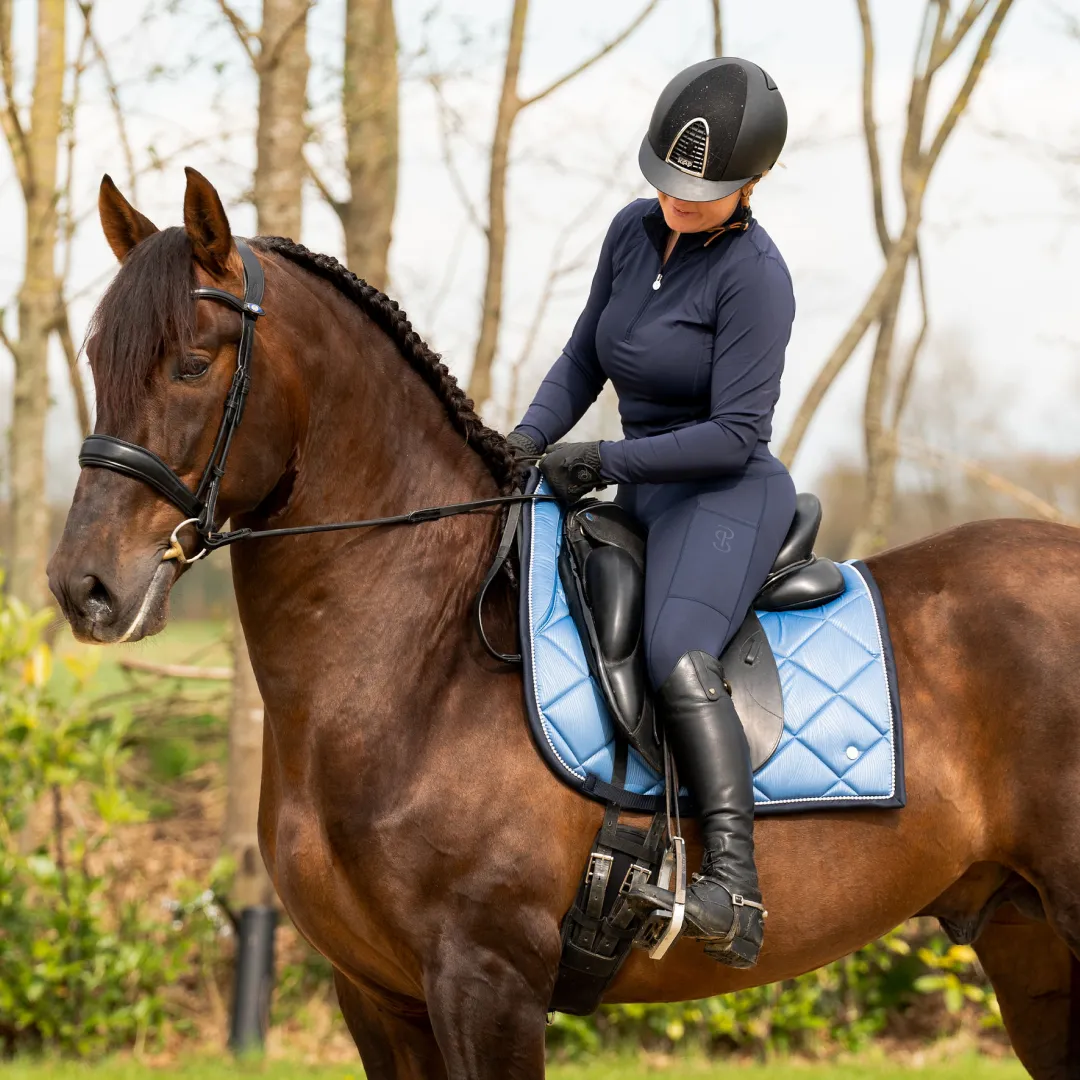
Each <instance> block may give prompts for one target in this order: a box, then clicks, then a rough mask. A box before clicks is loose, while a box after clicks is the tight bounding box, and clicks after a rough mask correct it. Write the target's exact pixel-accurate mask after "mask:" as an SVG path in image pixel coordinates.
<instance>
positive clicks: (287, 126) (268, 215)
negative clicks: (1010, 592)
mask: <svg viewBox="0 0 1080 1080" xmlns="http://www.w3.org/2000/svg"><path fill="white" fill-rule="evenodd" d="M218 3H219V6H220V7H221V10H222V13H223V14H224V15H225V17H226V19H228V21H229V23H230V25H231V26H232V28H233V30H234V31H235V32H236V36H237V38H239V40H240V44H241V46H242V47H243V49H244V52H245V53H247V56H248V59H249V60H250V61H251V64H252V67H253V68H254V69H255V74H256V75H257V76H258V79H259V123H258V130H257V134H256V136H255V151H256V164H255V211H256V213H257V215H258V218H259V225H258V230H259V233H260V234H261V235H274V236H287V237H292V238H294V239H299V237H300V207H301V203H302V197H303V189H304V177H305V168H304V144H305V143H306V142H307V127H306V124H305V114H306V112H307V79H308V70H309V68H310V66H311V62H310V59H309V57H308V51H307V15H308V11H309V9H310V8H311V4H312V0H263V8H262V26H261V28H260V29H259V30H258V32H256V31H254V30H252V29H251V27H249V26H248V25H247V23H246V22H244V20H243V18H242V17H241V16H240V15H239V14H238V13H237V12H236V11H235V10H234V9H233V8H232V7H231V6H230V5H229V3H228V0H218Z"/></svg>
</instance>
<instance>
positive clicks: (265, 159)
mask: <svg viewBox="0 0 1080 1080" xmlns="http://www.w3.org/2000/svg"><path fill="white" fill-rule="evenodd" d="M308 7H309V3H308V0H264V3H263V24H262V31H261V32H260V34H259V38H260V41H261V43H262V45H261V50H260V52H259V55H258V58H257V59H256V61H255V71H256V74H257V75H258V77H259V120H258V129H257V131H256V135H255V143H256V164H255V210H256V213H257V215H258V218H257V222H256V230H257V231H258V233H259V235H260V236H286V237H290V238H292V239H295V240H299V239H300V235H301V222H302V211H303V187H304V177H305V166H304V143H305V142H306V140H307V128H306V124H305V109H306V104H307V76H308V68H309V66H310V63H309V60H308V54H307V29H306V24H307V11H308ZM230 618H231V630H232V634H231V639H232V654H233V685H232V708H231V711H230V713H229V764H228V788H229V794H228V802H227V804H226V810H225V826H224V831H223V836H222V847H223V849H224V851H225V852H226V854H228V855H230V856H232V858H233V860H234V862H235V865H236V877H235V878H234V881H233V889H232V894H231V900H232V903H233V905H234V906H235V907H237V908H244V907H249V906H251V905H255V904H270V903H273V899H274V890H273V887H272V885H271V883H270V879H269V876H268V875H267V873H266V868H265V867H264V866H263V861H262V856H261V854H260V852H259V840H258V819H259V789H260V786H261V783H262V745H263V704H262V698H261V697H260V696H259V687H258V685H257V684H256V682H255V675H254V672H253V671H252V670H251V660H250V659H249V658H248V652H247V643H246V642H245V641H244V631H243V627H241V625H240V618H239V615H238V613H237V610H236V603H235V601H233V604H232V609H231V616H230Z"/></svg>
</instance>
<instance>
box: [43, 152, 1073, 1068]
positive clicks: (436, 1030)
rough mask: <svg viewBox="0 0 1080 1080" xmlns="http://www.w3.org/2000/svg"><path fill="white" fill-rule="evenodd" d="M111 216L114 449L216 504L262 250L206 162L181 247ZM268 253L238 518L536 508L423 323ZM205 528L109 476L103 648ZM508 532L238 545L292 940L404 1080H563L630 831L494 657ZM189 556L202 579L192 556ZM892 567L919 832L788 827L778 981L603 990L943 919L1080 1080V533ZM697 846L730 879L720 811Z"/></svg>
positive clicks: (627, 973)
mask: <svg viewBox="0 0 1080 1080" xmlns="http://www.w3.org/2000/svg"><path fill="white" fill-rule="evenodd" d="M99 209H100V217H101V223H102V227H103V229H104V233H105V236H106V238H107V240H108V242H109V244H110V246H111V248H112V250H113V252H114V253H115V254H116V256H117V257H118V259H119V260H120V261H121V264H122V265H121V268H120V270H119V272H118V274H117V276H116V277H115V278H114V280H113V281H112V283H111V284H110V286H109V288H108V290H107V291H106V293H105V295H104V297H103V298H102V300H101V302H100V304H99V307H98V309H97V311H96V313H95V315H94V319H93V322H92V324H91V331H90V334H89V336H88V344H87V353H88V357H89V361H90V365H91V369H92V373H93V378H94V382H95V388H96V392H97V431H98V432H99V433H103V434H109V435H112V436H113V437H115V438H122V439H124V440H126V441H127V442H129V443H133V444H138V445H139V446H142V447H145V448H147V449H149V450H151V451H152V452H153V453H155V454H157V455H158V457H159V458H160V459H161V460H162V461H163V462H164V463H165V464H166V467H171V468H172V469H173V470H175V472H176V473H178V474H179V476H180V477H181V479H183V480H184V482H185V483H186V484H187V485H188V486H189V487H191V486H193V485H194V484H195V482H196V481H197V479H198V476H199V473H200V469H201V467H202V464H203V463H204V462H206V461H207V460H209V458H210V455H211V453H212V452H214V442H215V431H216V430H217V429H218V423H219V420H220V418H221V415H222V402H223V399H225V397H226V393H227V390H228V387H229V386H230V380H231V379H232V378H233V371H234V368H235V367H236V364H237V352H238V347H239V344H240V337H241V335H242V324H244V325H246V323H245V320H244V317H243V316H242V315H240V314H238V311H237V310H233V308H232V307H231V306H229V305H226V304H221V303H204V302H201V301H200V300H196V299H194V298H193V296H192V290H193V289H194V288H200V289H206V288H210V289H219V290H224V291H226V292H229V293H231V294H233V296H234V297H236V298H237V303H239V297H240V296H242V295H243V291H244V285H243V282H244V280H245V278H244V276H243V275H244V266H243V264H242V261H241V259H240V257H239V255H238V248H237V244H236V242H235V241H234V238H233V236H232V233H231V230H230V227H229V222H228V219H227V217H226V214H225V211H224V208H223V207H222V203H221V200H220V198H219V196H218V194H217V192H216V190H215V189H214V188H213V186H212V185H211V184H210V183H209V182H208V181H207V180H206V179H205V178H204V177H202V176H201V175H199V174H198V173H197V172H195V171H194V170H190V169H189V170H187V187H186V192H185V197H184V214H183V221H184V224H183V227H174V228H169V229H165V230H162V231H159V230H158V229H157V228H156V226H154V225H153V223H151V222H150V221H149V220H148V219H147V218H146V217H144V216H143V215H142V214H140V213H139V212H138V211H137V210H135V208H134V207H132V206H131V205H130V204H129V203H128V202H127V201H126V200H125V199H124V197H123V196H122V195H121V194H120V192H119V191H118V190H117V189H116V187H115V186H114V185H113V184H112V182H111V180H109V179H108V177H106V178H105V179H104V180H103V182H102V187H101V192H100V200H99ZM249 246H250V249H251V250H252V251H254V253H255V258H256V259H257V262H258V265H259V266H260V267H261V269H262V271H263V274H264V276H265V299H264V301H263V310H265V312H266V315H265V317H264V318H263V319H261V320H260V321H259V322H258V327H257V332H255V334H254V338H253V343H254V347H253V350H252V351H251V361H250V376H251V388H250V394H249V396H248V399H247V403H246V407H245V410H244V419H243V423H242V424H241V425H240V426H239V428H238V429H237V431H236V437H235V440H234V441H233V445H232V451H231V454H232V456H231V457H230V459H229V462H228V468H227V469H225V470H224V475H223V477H221V478H220V479H221V483H220V501H219V509H218V514H219V520H224V519H225V518H226V517H228V518H230V519H231V520H232V522H233V524H234V525H237V524H238V525H239V526H241V527H244V528H252V529H259V528H268V527H271V526H273V527H279V528H285V527H290V526H301V525H306V524H310V523H318V522H333V521H339V520H341V519H342V518H346V517H349V516H350V515H356V514H360V513H362V514H366V515H387V514H395V513H398V512H400V511H403V510H408V509H412V508H414V507H421V506H429V505H432V504H435V503H450V502H455V501H464V500H472V499H484V498H495V497H498V496H499V495H500V493H503V494H505V493H506V492H508V491H510V490H511V489H512V488H513V486H514V482H515V464H514V460H513V458H512V456H511V454H510V453H509V450H508V448H507V446H506V444H505V442H504V440H503V438H502V436H501V435H499V434H497V433H496V432H494V431H492V430H490V429H488V428H486V427H485V426H484V425H483V424H482V422H481V420H480V418H479V417H478V416H477V414H476V412H475V411H474V408H473V404H472V402H471V401H469V400H468V399H467V398H466V396H465V395H464V393H463V392H462V390H461V389H460V388H459V387H458V386H457V384H456V382H455V380H454V378H453V377H452V376H451V374H450V373H449V371H448V370H447V368H446V367H445V366H444V365H443V364H442V362H441V360H440V358H439V357H438V356H437V355H436V354H434V353H433V352H432V351H431V350H430V349H429V348H428V347H427V346H426V345H425V344H424V343H423V341H422V340H421V339H420V337H419V336H418V335H417V334H416V333H415V332H414V330H413V329H412V327H411V325H410V323H409V321H408V319H407V318H406V316H405V314H404V313H403V312H402V311H401V310H400V309H399V308H398V306H397V304H396V303H394V302H393V301H391V300H389V299H388V298H387V297H386V296H385V295H384V294H382V293H381V292H379V291H377V290H376V289H375V288H373V287H372V286H370V285H368V284H366V283H365V282H363V281H362V280H360V279H358V278H357V277H355V276H354V275H353V274H351V273H350V272H349V271H347V270H346V269H345V268H344V267H342V266H341V265H340V264H339V263H337V262H336V261H335V260H334V259H332V258H330V257H327V256H322V255H316V254H312V253H311V252H310V251H308V250H307V249H306V248H304V247H302V246H300V245H298V244H295V243H292V242H290V241H288V240H284V239H281V238H267V237H263V238H255V239H253V240H251V241H250V242H249ZM203 295H205V294H203ZM177 524H178V523H177V510H176V508H175V507H174V506H173V505H172V503H171V502H170V501H168V500H167V499H165V498H163V497H162V496H161V495H160V493H159V492H157V491H155V490H153V489H152V488H151V487H149V486H148V485H147V484H145V483H142V482H140V480H139V479H137V478H133V477H131V476H125V475H121V474H120V473H118V472H116V471H114V470H109V469H103V468H86V469H84V470H83V471H82V474H81V476H80V478H79V481H78V485H77V487H76V490H75V494H74V498H73V501H72V504H71V507H70V510H69V513H68V516H67V521H66V526H65V529H64V532H63V536H62V538H61V540H60V542H59V545H58V547H57V549H56V551H55V553H54V554H53V556H52V559H51V561H50V564H49V582H50V587H51V589H52V591H53V593H54V595H55V597H56V599H57V601H58V602H59V604H60V606H61V608H62V610H63V613H64V615H65V616H66V618H67V619H68V621H69V622H70V625H71V628H72V630H73V632H74V634H75V636H76V637H77V638H78V639H79V640H82V641H89V642H98V643H101V644H107V643H110V642H116V641H119V640H122V639H123V640H136V639H138V638H140V637H143V636H146V635H149V634H153V633H156V632H158V631H159V630H160V629H161V628H162V627H163V626H164V625H165V623H166V621H167V618H168V597H169V590H170V589H171V587H172V586H173V585H174V584H175V582H176V580H177V579H178V578H179V577H180V576H181V575H182V574H183V573H186V572H188V570H189V569H190V568H191V565H192V564H191V563H190V562H186V561H184V559H182V558H174V557H170V556H171V555H174V554H175V553H176V550H175V549H176V542H174V541H175V540H176V536H177V533H176V531H175V530H177ZM211 525H213V522H211ZM500 526H501V520H500V515H499V514H497V513H494V512H492V513H483V514H477V515H472V516H459V517H453V518H449V519H446V520H442V521H437V522H430V523H427V524H423V525H420V526H417V527H385V528H373V529H366V530H360V531H352V532H349V531H344V532H323V533H316V534H313V535H300V536H296V535H284V536H274V537H268V538H263V539H257V540H253V541H251V542H248V543H240V542H238V543H235V544H234V545H233V546H232V550H231V559H232V573H233V580H234V584H235V591H236V597H237V602H238V605H239V611H240V616H241V619H242V623H243V627H244V632H245V634H246V637H247V643H248V648H249V650H250V653H251V661H252V665H253V667H254V670H255V674H256V677H257V679H258V685H259V689H260V691H261V693H262V696H263V700H264V702H265V710H266V713H265V715H266V719H265V736H264V747H263V766H262V781H261V783H262V787H261V801H260V807H259V837H260V844H261V851H262V854H263V857H264V859H265V862H266V866H267V869H268V871H269V873H270V876H271V879H272V881H273V884H274V887H275V889H276V890H277V894H278V896H279V897H280V901H281V903H282V905H283V907H284V909H285V911H286V912H287V913H288V916H289V918H290V919H291V920H292V922H293V923H294V924H295V926H296V928H297V930H298V931H299V932H300V933H301V934H302V935H303V937H304V938H305V939H306V940H307V941H308V942H310V944H311V945H312V946H313V947H314V948H315V949H316V950H318V951H319V952H320V953H322V955H323V956H325V957H326V958H327V959H328V960H329V961H330V963H331V964H332V966H333V969H334V983H335V986H336V989H337V993H338V997H339V1000H340V1004H341V1009H342V1012H343V1014H344V1018H345V1021H346V1023H347V1025H348V1028H349V1030H350V1032H351V1034H352V1036H353V1038H354V1040H355V1042H356V1045H357V1048H358V1050H359V1052H360V1056H361V1058H362V1060H363V1065H364V1068H365V1070H366V1072H367V1075H368V1076H369V1077H371V1078H372V1080H407V1078H413V1077H425V1078H431V1077H441V1078H448V1080H495V1078H498V1080H507V1078H520V1080H537V1078H540V1077H542V1076H543V1075H544V1069H545V1047H544V1034H545V1026H546V1016H547V1011H548V1008H549V1002H550V1000H551V995H552V988H553V985H554V981H555V977H556V970H557V966H558V962H559V956H560V930H559V928H560V920H561V918H562V917H563V915H564V913H565V912H566V911H567V909H568V908H569V907H570V905H571V902H572V900H573V897H574V895H575V892H576V890H577V888H578V883H579V877H580V873H581V868H582V866H583V865H584V862H585V859H586V856H587V854H588V852H589V850H590V845H591V841H592V839H593V837H594V835H595V833H596V830H597V828H598V826H599V824H600V820H601V817H602V809H601V807H600V806H598V805H597V804H595V803H593V802H590V801H588V800H586V799H584V798H583V797H581V796H580V795H579V794H577V793H576V792H573V791H571V790H570V789H569V788H568V787H567V786H565V785H564V784H563V783H561V782H560V781H559V780H558V779H557V778H556V777H555V776H554V775H553V774H552V773H551V772H550V771H549V769H548V768H547V767H546V766H545V765H544V764H543V763H542V761H541V759H540V757H539V756H538V754H537V751H536V749H535V747H534V745H533V743H532V740H531V736H530V733H529V730H528V727H527V724H526V719H525V713H524V705H523V700H522V682H521V676H520V672H519V670H518V669H517V668H514V667H511V666H508V665H506V664H501V663H499V662H497V661H496V660H494V659H493V658H492V657H491V656H490V655H489V654H488V653H487V652H486V651H485V650H484V649H483V648H482V647H481V645H480V642H479V640H478V636H477V633H476V629H475V627H474V625H473V622H472V600H473V596H474V594H475V593H476V592H477V588H478V585H479V584H480V581H481V578H482V577H483V575H484V571H485V569H486V567H487V566H488V564H489V563H490V562H491V561H492V556H493V554H494V552H495V550H496V547H497V544H498V539H499V533H500ZM178 542H179V544H180V547H181V551H182V552H186V556H187V557H188V558H190V559H194V557H195V552H194V547H195V546H197V544H196V543H195V541H194V537H193V536H192V535H191V533H190V532H189V531H188V530H185V531H183V532H182V533H180V539H179V541H178ZM868 565H869V566H870V568H871V570H872V572H873V576H874V577H875V579H876V580H877V583H878V586H879V588H880V591H881V595H882V597H883V600H884V606H885V609H886V611H887V613H888V618H889V623H890V627H891V634H892V640H893V645H894V650H895V666H896V677H897V685H898V688H899V693H900V699H901V702H902V710H903V716H904V720H905V725H904V726H905V741H906V746H905V755H906V767H907V793H908V800H907V806H906V808H904V809H902V810H890V811H882V810H877V811H856V812H851V811H845V812H812V813H806V814H801V815H790V816H783V817H771V818H768V819H764V820H761V821H759V823H758V824H757V850H758V862H759V867H760V873H761V882H762V888H763V891H764V895H765V898H766V901H767V906H768V908H769V911H770V916H769V919H768V923H767V930H766V936H765V947H764V951H763V952H762V954H761V960H760V963H759V964H758V966H757V967H755V968H753V969H751V970H735V969H731V968H727V967H724V966H722V965H720V964H717V963H716V962H714V961H713V960H711V959H709V958H708V957H706V956H705V954H704V952H703V950H702V948H701V947H700V945H699V944H696V943H694V942H689V941H680V942H678V943H677V944H676V945H675V946H674V947H673V948H672V949H671V950H670V951H669V952H668V954H667V956H666V957H665V958H664V959H663V960H662V961H659V962H657V961H652V960H650V959H649V958H648V957H647V956H646V955H644V954H643V953H640V952H635V953H633V954H632V955H631V957H630V959H629V960H628V961H627V962H626V963H625V964H624V966H623V967H622V969H621V971H620V973H619V974H618V976H617V977H616V979H615V980H614V982H613V983H612V984H611V986H610V988H609V991H608V993H607V996H606V998H605V1000H606V1001H608V1002H649V1001H674V1000H684V999H692V998H699V997H705V996H709V995H715V994H724V993H727V992H730V991H734V990H737V989H739V988H742V987H748V986H753V985H760V984H765V983H770V982H774V981H777V980H781V979H787V978H791V977H792V976H795V975H798V974H801V973H803V972H806V971H810V970H812V969H814V968H817V967H819V966H821V965H824V964H827V963H829V962H831V961H833V960H836V959H837V958H839V957H842V956H844V955H845V954H847V953H849V952H851V951H853V950H855V949H857V948H859V947H860V946H862V945H865V944H866V943H867V942H870V941H872V940H874V939H875V938H877V937H879V936H880V935H882V934H884V933H885V932H887V931H888V930H890V929H891V928H893V927H895V926H896V925H898V924H900V923H902V922H903V921H904V920H905V919H908V918H910V917H912V916H915V915H917V914H922V915H932V916H936V917H938V918H940V919H941V920H942V923H943V925H945V926H946V928H948V929H949V931H950V933H951V934H952V935H953V936H954V939H955V940H964V941H971V942H973V943H974V948H975V950H976V952H977V954H978V956H979V958H980V960H981V962H982V964H983V966H984V969H985V971H986V973H987V974H988V976H989V978H990V981H991V982H992V984H993V986H994V989H995V990H996V992H997V995H998V1000H999V1002H1000V1005H1001V1013H1002V1016H1003V1018H1004V1023H1005V1026H1006V1028H1007V1030H1008V1033H1009V1035H1010V1037H1011V1040H1012V1043H1013V1046H1014V1047H1015V1050H1016V1053H1017V1055H1018V1056H1019V1058H1020V1060H1021V1061H1022V1062H1023V1064H1024V1065H1025V1066H1026V1068H1027V1069H1028V1070H1029V1071H1030V1073H1031V1075H1032V1076H1034V1077H1036V1078H1038V1080H1058V1078H1064V1077H1067V1076H1068V1077H1075V1076H1077V1075H1080V1045H1078V1042H1080V1040H1078V1039H1077V1034H1078V1032H1080V977H1078V973H1080V966H1078V962H1077V957H1078V956H1080V857H1078V852H1080V678H1078V676H1077V674H1076V666H1075V658H1074V653H1075V648H1076V643H1077V642H1078V641H1080V532H1078V531H1077V530H1075V529H1072V528H1069V527H1066V526H1063V525H1059V524H1053V523H1048V522H1035V521H1024V520H997V521H981V522H975V523H971V524H967V525H963V526H960V527H958V528H955V529H952V530H950V531H948V532H944V533H941V534H940V535H936V536H932V537H930V538H928V539H924V540H921V541H918V542H915V543H911V544H908V545H906V546H903V547H899V548H895V549H893V550H890V551H887V552H884V553H882V554H880V555H876V556H874V557H873V558H872V559H869V560H868ZM514 596H515V589H514V583H513V582H512V581H510V580H509V578H508V577H506V576H500V577H499V579H498V580H497V581H496V583H495V584H494V585H493V587H492V589H491V590H490V595H489V600H488V606H487V608H488V609H487V619H488V623H489V633H490V634H491V635H492V637H494V638H496V639H498V640H501V641H503V642H506V643H507V644H510V643H512V642H513V641H514V640H515V634H516V617H515V599H514ZM629 820H630V821H634V820H635V819H634V818H633V817H631V818H629ZM636 820H637V821H639V822H640V821H641V820H642V819H640V818H638V819H636ZM645 820H647V819H645ZM686 835H687V838H688V845H689V851H690V859H691V860H693V859H696V858H699V857H700V847H699V846H698V843H697V838H696V834H695V831H694V827H693V824H692V823H688V824H687V831H686Z"/></svg>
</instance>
